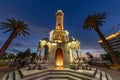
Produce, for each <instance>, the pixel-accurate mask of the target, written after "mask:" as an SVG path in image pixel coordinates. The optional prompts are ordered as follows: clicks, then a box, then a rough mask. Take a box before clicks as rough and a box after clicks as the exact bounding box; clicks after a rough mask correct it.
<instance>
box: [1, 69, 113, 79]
mask: <svg viewBox="0 0 120 80" xmlns="http://www.w3.org/2000/svg"><path fill="white" fill-rule="evenodd" d="M94 71H95V70H94ZM94 71H89V70H71V69H64V70H54V69H44V70H28V69H18V70H15V71H10V72H7V73H6V74H5V75H4V77H3V79H2V80H94V79H95V80H112V79H110V75H109V74H108V73H106V72H103V71H100V70H98V71H97V72H96V74H95V76H94V77H92V74H93V73H94Z"/></svg>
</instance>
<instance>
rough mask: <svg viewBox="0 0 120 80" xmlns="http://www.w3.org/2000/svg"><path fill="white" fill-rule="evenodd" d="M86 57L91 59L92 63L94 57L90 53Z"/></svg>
mask: <svg viewBox="0 0 120 80" xmlns="http://www.w3.org/2000/svg"><path fill="white" fill-rule="evenodd" d="M86 55H87V56H88V58H89V59H90V61H91V60H92V59H93V55H92V54H91V53H90V52H87V53H86Z"/></svg>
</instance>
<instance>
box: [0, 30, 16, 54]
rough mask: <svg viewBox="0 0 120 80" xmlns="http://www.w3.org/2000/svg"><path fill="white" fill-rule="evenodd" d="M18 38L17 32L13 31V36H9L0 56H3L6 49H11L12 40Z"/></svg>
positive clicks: (0, 50) (0, 51)
mask: <svg viewBox="0 0 120 80" xmlns="http://www.w3.org/2000/svg"><path fill="white" fill-rule="evenodd" d="M16 36H17V31H13V32H12V33H11V35H10V36H9V38H8V40H7V41H6V42H5V44H4V45H3V47H2V48H1V49H0V56H2V55H3V54H4V53H5V51H6V49H7V48H8V47H9V45H10V44H11V42H12V40H13V39H14V38H15V37H16Z"/></svg>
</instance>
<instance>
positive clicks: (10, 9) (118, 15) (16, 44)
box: [0, 0, 120, 53]
mask: <svg viewBox="0 0 120 80" xmlns="http://www.w3.org/2000/svg"><path fill="white" fill-rule="evenodd" d="M59 9H61V10H62V11H63V12H64V15H65V16H64V28H65V29H66V30H68V31H69V33H70V36H74V37H75V38H77V39H78V40H79V41H80V42H81V51H82V53H85V52H88V51H90V52H92V53H101V52H103V50H102V49H101V47H100V46H99V44H98V43H97V42H98V40H99V39H100V38H99V37H98V36H97V34H96V32H95V31H87V30H83V29H82V25H83V22H84V19H85V18H86V16H87V15H89V14H92V13H94V12H97V13H102V12H106V13H107V19H106V23H104V25H103V27H102V28H101V31H102V32H103V34H104V35H105V36H108V35H110V34H112V33H114V32H117V31H118V30H119V28H118V27H119V25H118V24H120V0H0V22H3V21H6V18H11V17H13V18H17V19H20V20H23V21H25V23H27V24H28V27H29V28H30V29H31V31H30V35H29V36H27V37H23V36H20V37H18V38H16V39H14V40H13V42H12V44H11V45H10V46H9V48H8V50H7V51H8V52H13V53H18V52H19V51H24V50H25V49H27V48H30V49H31V50H32V52H35V51H36V49H37V46H38V42H39V40H40V39H42V38H44V37H49V32H50V31H51V30H52V29H55V13H56V11H57V10H59ZM112 26H116V28H115V29H112ZM3 31H4V30H0V47H2V45H3V44H4V43H5V41H6V40H7V39H8V37H9V35H10V33H8V34H2V32H3Z"/></svg>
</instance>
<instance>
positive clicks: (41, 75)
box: [22, 72, 49, 80]
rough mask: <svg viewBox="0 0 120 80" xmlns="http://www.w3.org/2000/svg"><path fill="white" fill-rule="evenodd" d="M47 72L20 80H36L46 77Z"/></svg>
mask: <svg viewBox="0 0 120 80" xmlns="http://www.w3.org/2000/svg"><path fill="white" fill-rule="evenodd" d="M48 74H49V72H45V73H42V74H37V75H33V76H30V77H26V78H24V79H22V80H35V79H36V78H39V77H41V78H42V77H44V76H48Z"/></svg>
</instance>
